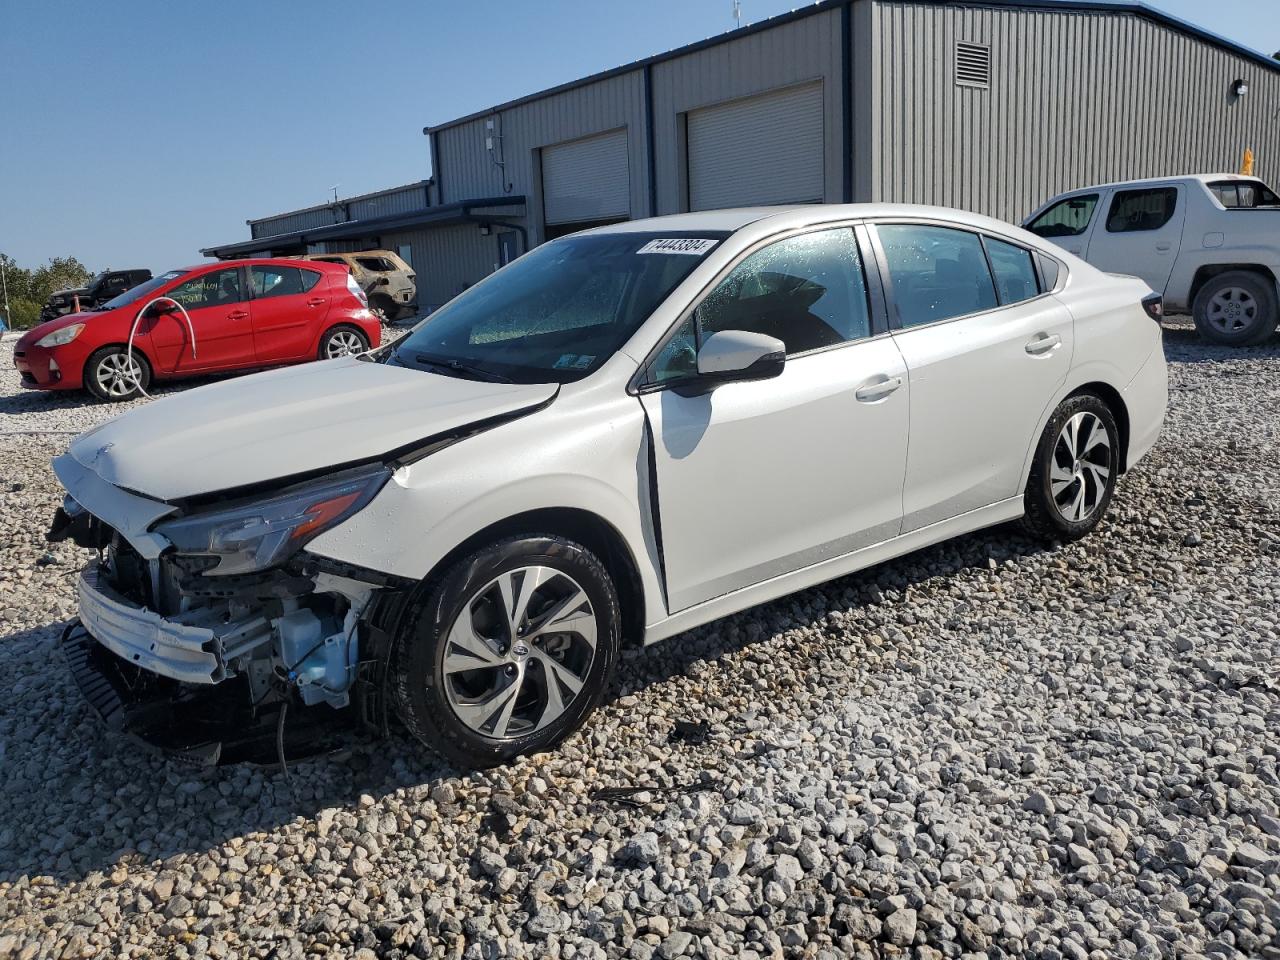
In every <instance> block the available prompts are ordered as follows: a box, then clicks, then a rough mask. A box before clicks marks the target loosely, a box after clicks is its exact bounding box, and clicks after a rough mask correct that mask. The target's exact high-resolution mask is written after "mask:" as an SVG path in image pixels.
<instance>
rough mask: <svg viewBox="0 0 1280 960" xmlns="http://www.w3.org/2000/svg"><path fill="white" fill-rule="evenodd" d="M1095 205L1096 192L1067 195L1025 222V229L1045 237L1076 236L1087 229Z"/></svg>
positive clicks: (1096, 202)
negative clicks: (1028, 221) (1073, 195)
mask: <svg viewBox="0 0 1280 960" xmlns="http://www.w3.org/2000/svg"><path fill="white" fill-rule="evenodd" d="M1097 206H1098V195H1097V194H1096V193H1084V194H1080V195H1079V196H1075V197H1067V198H1066V199H1065V200H1059V201H1058V202H1057V203H1055V204H1054V205H1053V206H1052V207H1050V208H1049V209H1048V210H1046V211H1045V212H1044V213H1042V214H1040V216H1038V217H1036V218H1035V219H1034V220H1033V221H1031V223H1029V224H1027V229H1028V230H1030V231H1031V232H1032V233H1034V234H1035V235H1036V236H1038V237H1045V238H1046V239H1052V238H1054V237H1078V236H1080V234H1082V233H1084V232H1085V231H1086V230H1088V229H1089V221H1090V220H1092V219H1093V211H1094V208H1096V207H1097Z"/></svg>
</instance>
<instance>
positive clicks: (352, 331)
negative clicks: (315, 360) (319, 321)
mask: <svg viewBox="0 0 1280 960" xmlns="http://www.w3.org/2000/svg"><path fill="white" fill-rule="evenodd" d="M368 349H369V339H368V338H367V337H366V336H365V335H364V334H363V333H362V332H361V331H359V330H357V329H356V328H355V327H334V328H333V329H332V330H327V331H325V335H324V336H323V337H321V338H320V359H321V360H334V359H336V358H338V357H350V356H352V355H354V354H357V353H364V352H365V351H366V350H368Z"/></svg>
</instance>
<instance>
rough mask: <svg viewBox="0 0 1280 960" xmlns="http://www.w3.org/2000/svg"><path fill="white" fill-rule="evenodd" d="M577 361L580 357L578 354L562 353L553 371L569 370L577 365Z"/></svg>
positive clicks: (553, 366) (553, 365)
mask: <svg viewBox="0 0 1280 960" xmlns="http://www.w3.org/2000/svg"><path fill="white" fill-rule="evenodd" d="M577 361H578V355H577V354H576V353H562V354H561V355H560V359H559V360H557V361H556V362H555V363H554V364H552V369H555V370H569V369H571V368H572V367H573V365H574V364H575V363H577Z"/></svg>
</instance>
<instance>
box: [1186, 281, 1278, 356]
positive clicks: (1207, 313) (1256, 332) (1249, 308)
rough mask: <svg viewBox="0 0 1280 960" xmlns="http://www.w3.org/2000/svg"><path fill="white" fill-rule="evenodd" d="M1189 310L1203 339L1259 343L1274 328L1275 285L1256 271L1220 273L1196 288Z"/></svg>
mask: <svg viewBox="0 0 1280 960" xmlns="http://www.w3.org/2000/svg"><path fill="white" fill-rule="evenodd" d="M1191 312H1192V315H1193V316H1194V317H1195V321H1196V329H1197V330H1199V331H1200V335H1201V336H1202V337H1204V338H1205V339H1206V340H1211V341H1213V342H1214V343H1221V344H1224V345H1225V346H1231V347H1239V346H1247V345H1250V344H1255V343H1262V342H1263V341H1264V340H1266V339H1267V338H1268V337H1270V336H1271V335H1272V334H1273V333H1275V330H1276V320H1277V317H1276V291H1275V287H1274V285H1273V284H1272V283H1271V282H1270V281H1269V280H1268V279H1267V278H1266V277H1262V276H1259V275H1258V274H1256V273H1249V272H1247V271H1244V270H1232V271H1230V272H1228V273H1221V274H1218V276H1216V277H1213V278H1212V279H1210V280H1209V282H1208V283H1206V284H1205V285H1204V286H1203V287H1201V288H1200V292H1199V293H1197V294H1196V299H1195V303H1194V304H1192V307H1191Z"/></svg>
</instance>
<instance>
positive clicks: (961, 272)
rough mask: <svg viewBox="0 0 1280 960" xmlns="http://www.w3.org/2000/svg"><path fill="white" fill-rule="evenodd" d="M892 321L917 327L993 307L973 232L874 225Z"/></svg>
mask: <svg viewBox="0 0 1280 960" xmlns="http://www.w3.org/2000/svg"><path fill="white" fill-rule="evenodd" d="M876 232H877V233H878V234H879V237H880V246H881V247H882V248H883V250H884V255H885V260H886V261H887V262H888V266H889V283H890V288H891V290H892V292H893V303H894V307H895V309H896V310H897V314H898V322H899V323H900V324H901V325H902V326H903V327H904V328H906V327H918V326H923V325H924V324H927V323H937V322H938V321H939V320H950V319H951V318H953V317H962V316H965V315H966V314H970V313H979V312H981V311H983V310H992V309H994V308H995V307H997V306H998V305H999V302H998V301H997V299H996V288H995V283H994V281H993V280H992V279H991V270H990V268H989V267H988V266H987V258H986V255H985V254H984V253H983V250H982V239H981V238H980V237H979V236H978V235H977V234H976V233H969V232H968V231H967V230H957V229H954V228H951V227H935V226H932V225H927V224H914V223H882V224H878V225H877V226H876Z"/></svg>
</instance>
